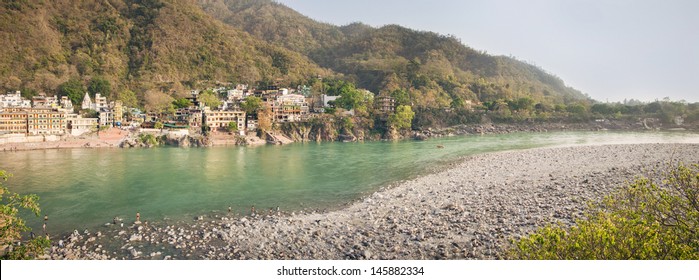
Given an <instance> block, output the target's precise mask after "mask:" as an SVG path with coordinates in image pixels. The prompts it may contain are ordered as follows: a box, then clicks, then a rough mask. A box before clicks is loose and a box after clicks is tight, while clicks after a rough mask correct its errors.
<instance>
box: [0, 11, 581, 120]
mask: <svg viewBox="0 0 699 280" xmlns="http://www.w3.org/2000/svg"><path fill="white" fill-rule="evenodd" d="M0 38H1V39H2V40H3V42H5V44H6V46H5V48H4V49H5V51H3V52H2V53H0V86H1V87H2V90H4V91H9V90H22V91H23V92H24V94H25V95H33V94H36V93H38V92H46V93H48V94H49V95H53V94H56V93H71V92H73V94H72V95H71V98H73V99H74V101H77V102H76V103H79V99H80V96H77V94H74V93H75V92H78V91H80V90H82V89H85V90H88V89H92V90H91V91H94V90H101V91H103V92H102V93H103V94H105V95H109V94H113V95H119V97H120V98H122V99H131V100H135V101H134V102H129V103H130V104H132V105H138V106H142V107H146V108H153V107H157V104H159V103H162V104H167V102H165V101H166V100H169V99H168V96H182V95H184V94H185V93H186V92H188V90H189V89H195V88H199V89H201V88H206V87H209V86H213V85H216V84H217V83H219V82H221V83H223V82H233V83H238V82H241V83H249V84H253V85H255V84H263V85H264V84H278V85H281V86H295V85H298V84H313V83H318V80H317V79H316V78H317V77H318V76H321V77H323V78H324V79H326V80H336V79H340V80H346V81H349V82H352V83H354V84H356V86H357V87H358V88H366V89H369V90H370V91H372V92H374V93H376V94H379V93H389V94H392V95H401V98H399V99H401V100H402V103H404V104H408V103H409V104H410V105H411V106H413V107H414V108H415V109H417V110H434V109H448V108H452V109H464V108H468V107H469V106H470V105H471V104H482V105H483V106H485V107H487V108H488V109H502V108H505V107H507V108H506V109H507V110H508V111H517V109H529V110H531V109H533V106H534V105H539V108H540V109H542V111H547V110H548V111H554V108H557V107H556V106H559V108H563V107H561V106H567V105H574V106H578V105H580V104H583V105H584V106H586V107H587V108H589V99H588V98H587V97H586V96H585V95H583V94H581V93H580V92H578V91H577V90H574V89H572V88H569V87H567V86H565V84H564V83H563V81H561V80H560V79H559V78H557V77H555V76H553V75H551V74H548V73H546V72H544V71H543V70H541V69H539V68H538V67H535V66H532V65H530V64H527V63H523V62H520V61H517V60H515V59H512V58H509V57H503V56H491V55H488V54H486V53H485V52H483V51H477V50H474V49H471V48H469V47H467V46H466V45H464V44H463V43H462V42H461V41H460V40H459V39H457V38H454V37H450V36H444V35H440V34H437V33H433V32H425V31H415V30H411V29H407V28H404V27H401V26H397V25H388V26H383V27H379V28H374V27H370V26H367V25H364V24H361V23H353V24H350V25H347V26H334V25H331V24H327V23H321V22H317V21H315V20H312V19H310V18H308V17H305V16H303V15H301V14H299V13H298V12H296V11H294V10H292V9H290V8H288V7H286V6H284V5H281V4H278V3H275V2H272V1H269V0H198V1H197V0H85V1H68V0H57V1H29V0H10V1H4V2H3V4H2V6H0ZM315 86H316V87H315V88H316V89H317V88H319V87H318V85H317V84H316V85H315ZM67 89H72V90H67ZM93 93H94V92H93ZM517 104H519V105H522V106H519V105H517ZM513 105H514V106H513ZM519 107H523V108H519ZM547 108H548V109H547ZM519 111H523V110H519ZM508 114H509V113H508Z"/></svg>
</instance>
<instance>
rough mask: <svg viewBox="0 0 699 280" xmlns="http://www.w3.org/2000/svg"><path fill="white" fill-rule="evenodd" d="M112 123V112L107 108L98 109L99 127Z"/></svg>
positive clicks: (108, 125) (109, 125)
mask: <svg viewBox="0 0 699 280" xmlns="http://www.w3.org/2000/svg"><path fill="white" fill-rule="evenodd" d="M113 124H114V112H112V110H109V108H101V109H100V110H99V125H100V127H103V126H107V127H111V126H112V125H113Z"/></svg>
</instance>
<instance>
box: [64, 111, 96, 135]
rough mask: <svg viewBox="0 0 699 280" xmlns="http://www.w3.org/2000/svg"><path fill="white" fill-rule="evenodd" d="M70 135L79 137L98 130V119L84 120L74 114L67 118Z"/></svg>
mask: <svg viewBox="0 0 699 280" xmlns="http://www.w3.org/2000/svg"><path fill="white" fill-rule="evenodd" d="M67 122H68V133H70V135H73V136H79V135H82V134H85V133H88V132H91V131H95V130H97V118H83V117H80V116H78V115H75V114H73V115H72V116H69V117H68V118H67Z"/></svg>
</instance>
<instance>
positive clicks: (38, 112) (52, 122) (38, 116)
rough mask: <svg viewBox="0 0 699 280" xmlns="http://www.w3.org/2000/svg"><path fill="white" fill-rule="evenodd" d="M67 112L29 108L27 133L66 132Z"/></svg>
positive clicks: (51, 133)
mask: <svg viewBox="0 0 699 280" xmlns="http://www.w3.org/2000/svg"><path fill="white" fill-rule="evenodd" d="M66 129H67V123H66V113H64V112H60V111H58V110H56V109H39V108H32V109H29V110H27V134H29V135H41V134H44V135H62V134H64V133H65V132H66Z"/></svg>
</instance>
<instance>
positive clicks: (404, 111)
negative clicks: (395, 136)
mask: <svg viewBox="0 0 699 280" xmlns="http://www.w3.org/2000/svg"><path fill="white" fill-rule="evenodd" d="M413 117H415V112H413V109H412V108H411V107H410V106H407V105H400V106H398V107H396V112H395V113H394V114H393V115H390V116H389V117H388V125H389V126H391V127H393V128H395V129H397V130H402V129H410V127H411V124H412V122H413Z"/></svg>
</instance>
